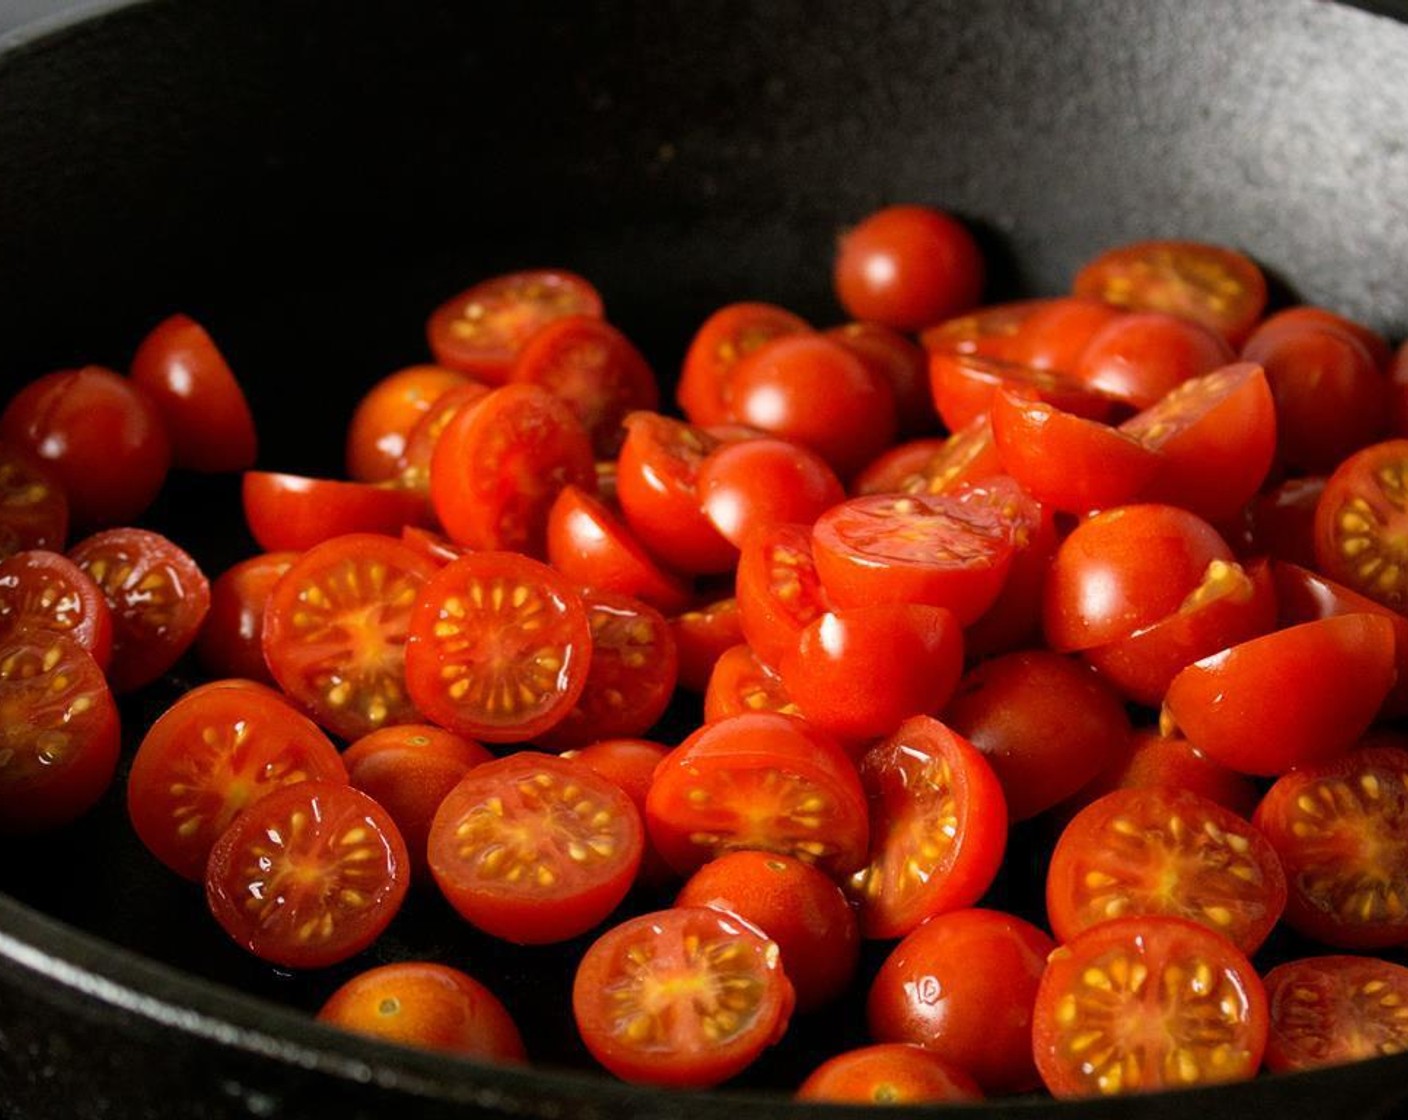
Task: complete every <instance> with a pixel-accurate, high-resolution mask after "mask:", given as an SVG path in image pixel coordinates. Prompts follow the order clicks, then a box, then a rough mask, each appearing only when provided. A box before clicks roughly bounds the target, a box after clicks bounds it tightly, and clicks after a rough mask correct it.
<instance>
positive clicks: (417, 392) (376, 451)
mask: <svg viewBox="0 0 1408 1120" xmlns="http://www.w3.org/2000/svg"><path fill="white" fill-rule="evenodd" d="M472 384H475V383H474V382H471V381H470V380H469V378H468V377H466V376H465V375H464V374H462V373H458V372H456V371H455V370H452V369H445V368H444V367H442V366H432V365H421V366H408V367H407V368H405V369H401V370H397V371H396V372H395V373H391V374H387V375H386V376H385V377H383V378H382V379H381V380H380V381H378V382H377V383H376V384H375V385H373V386H372V387H371V388H370V389H368V390H367V391H366V393H364V394H363V396H362V399H361V400H360V401H358V402H357V408H356V411H354V412H353V413H352V422H351V423H350V424H348V425H347V455H346V457H347V474H348V476H349V477H351V478H353V479H355V480H356V481H357V482H389V481H391V480H392V479H394V478H395V477H396V476H397V475H398V474H400V472H401V467H400V463H401V456H402V455H403V454H405V451H406V444H407V441H408V440H409V438H410V435H411V432H412V431H414V430H415V428H416V425H417V424H418V423H419V422H420V421H421V420H422V419H423V418H424V417H425V415H426V414H427V413H428V412H430V410H431V408H432V407H434V405H435V402H436V401H438V400H439V399H440V398H441V397H443V396H444V395H445V394H446V393H448V392H449V391H450V390H451V389H455V388H458V387H461V386H464V385H472ZM487 391H488V390H487V389H486V390H485V392H487Z"/></svg>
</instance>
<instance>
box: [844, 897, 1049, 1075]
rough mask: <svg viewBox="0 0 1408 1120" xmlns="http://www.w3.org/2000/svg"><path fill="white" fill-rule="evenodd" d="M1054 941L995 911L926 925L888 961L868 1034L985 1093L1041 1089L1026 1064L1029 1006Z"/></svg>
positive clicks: (869, 1013)
mask: <svg viewBox="0 0 1408 1120" xmlns="http://www.w3.org/2000/svg"><path fill="white" fill-rule="evenodd" d="M1055 948H1056V943H1055V942H1054V941H1052V940H1051V938H1050V937H1048V936H1047V935H1046V934H1045V933H1044V932H1042V931H1041V930H1040V929H1038V928H1037V927H1036V926H1034V925H1032V924H1031V923H1030V922H1025V921H1023V920H1022V919H1021V918H1018V917H1015V916H1013V915H1011V914H1003V913H1000V912H998V911H996V910H980V909H971V910H953V911H950V912H949V913H946V914H939V915H936V916H935V917H933V918H930V919H929V920H928V921H927V922H925V923H924V924H923V925H921V926H919V927H918V928H917V929H915V930H914V931H913V932H912V933H910V934H908V935H907V936H906V937H905V938H904V940H903V941H901V942H900V943H899V944H898V945H896V946H895V948H894V950H893V951H892V952H891V953H890V955H889V956H888V957H886V958H885V962H884V964H882V965H881V966H880V970H879V971H878V972H877V973H876V974H875V979H874V981H873V982H872V983H871V986H870V993H869V996H868V998H867V1001H866V1018H867V1021H868V1023H869V1025H870V1033H871V1035H872V1036H874V1037H875V1038H876V1039H878V1040H880V1041H882V1042H892V1043H895V1042H907V1043H913V1044H915V1045H919V1046H923V1047H924V1048H925V1049H927V1050H929V1051H930V1052H932V1053H934V1054H937V1055H939V1056H940V1057H941V1058H943V1059H944V1060H946V1061H948V1062H950V1063H952V1064H953V1065H954V1066H957V1067H958V1068H959V1069H962V1070H965V1071H966V1072H967V1073H969V1074H970V1075H971V1076H972V1078H973V1080H974V1081H976V1082H977V1083H978V1084H979V1085H981V1086H982V1087H983V1090H984V1091H985V1092H988V1093H993V1094H998V1093H1021V1092H1026V1091H1028V1090H1031V1089H1034V1088H1036V1087H1037V1086H1039V1085H1040V1084H1041V1079H1040V1077H1039V1076H1038V1075H1037V1072H1036V1066H1035V1065H1034V1064H1033V1061H1032V1008H1033V1006H1034V1004H1035V1003H1036V990H1037V984H1038V983H1039V982H1040V980H1041V974H1042V970H1043V969H1044V968H1045V967H1046V958H1047V957H1048V956H1049V955H1050V954H1051V951H1052V950H1053V949H1055Z"/></svg>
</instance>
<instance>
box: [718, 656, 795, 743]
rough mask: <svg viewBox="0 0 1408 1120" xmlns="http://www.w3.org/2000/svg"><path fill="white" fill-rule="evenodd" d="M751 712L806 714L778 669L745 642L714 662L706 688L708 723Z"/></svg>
mask: <svg viewBox="0 0 1408 1120" xmlns="http://www.w3.org/2000/svg"><path fill="white" fill-rule="evenodd" d="M748 712H780V713H782V714H783V715H789V716H799V715H801V714H802V713H801V710H800V709H799V708H798V707H797V705H796V704H794V703H792V697H790V696H789V695H787V686H786V685H784V684H783V683H782V677H781V676H780V675H779V674H778V672H777V670H776V669H774V668H772V667H771V666H770V665H768V663H767V662H766V661H764V660H763V659H762V658H761V657H759V656H758V655H757V654H756V653H754V652H753V647H752V646H750V645H748V644H747V643H746V642H744V643H740V644H738V645H736V646H732V647H730V648H729V649H726V650H724V652H723V653H722V654H721V655H720V656H719V659H718V660H717V661H716V662H714V669H713V672H712V673H710V674H709V681H708V684H707V685H706V686H705V688H704V722H705V723H717V722H718V721H719V720H721V719H727V718H728V717H729V716H738V715H745V714H747V713H748Z"/></svg>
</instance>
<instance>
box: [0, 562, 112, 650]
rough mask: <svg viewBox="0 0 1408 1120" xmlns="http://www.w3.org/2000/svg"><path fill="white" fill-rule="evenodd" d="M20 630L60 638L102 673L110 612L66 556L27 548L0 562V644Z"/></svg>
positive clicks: (99, 593) (95, 587)
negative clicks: (85, 654) (70, 642)
mask: <svg viewBox="0 0 1408 1120" xmlns="http://www.w3.org/2000/svg"><path fill="white" fill-rule="evenodd" d="M25 630H50V631H54V632H56V633H59V634H66V635H68V636H69V637H70V638H72V639H73V640H74V641H75V642H77V643H78V644H79V645H81V646H82V647H83V648H84V649H86V650H87V651H88V652H89V654H91V655H92V658H93V660H94V661H96V662H97V663H98V668H100V669H104V670H106V669H107V667H108V662H109V661H110V660H111V659H112V642H113V637H112V632H113V626H112V611H111V610H110V609H109V607H108V604H107V600H106V599H105V598H104V597H103V592H102V589H101V588H100V587H99V586H98V585H97V584H96V583H94V582H93V581H92V580H91V579H90V578H89V577H88V576H87V574H85V573H84V571H83V570H82V569H81V568H79V567H78V565H77V564H75V563H74V562H73V561H72V560H70V559H69V558H68V557H66V556H64V555H62V554H61V553H58V552H47V551H45V550H44V549H29V550H27V551H25V552H17V553H15V554H14V555H13V556H10V557H6V558H3V559H0V643H2V642H5V641H7V640H9V638H10V637H11V636H12V635H14V634H17V633H19V632H21V631H25Z"/></svg>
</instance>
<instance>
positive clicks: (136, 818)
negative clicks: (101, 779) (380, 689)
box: [127, 682, 347, 882]
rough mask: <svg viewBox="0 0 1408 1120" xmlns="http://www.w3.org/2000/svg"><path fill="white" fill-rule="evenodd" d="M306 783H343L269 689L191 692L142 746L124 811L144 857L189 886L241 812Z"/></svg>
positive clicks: (333, 758)
mask: <svg viewBox="0 0 1408 1120" xmlns="http://www.w3.org/2000/svg"><path fill="white" fill-rule="evenodd" d="M230 683H231V682H221V684H222V685H229V684H230ZM310 779H312V780H316V781H321V782H333V783H340V784H344V785H345V784H346V782H347V769H346V767H345V766H344V765H343V762H342V759H341V758H340V757H339V756H338V753H337V749H336V748H335V747H334V746H333V745H332V743H331V742H329V741H328V737H327V736H326V735H324V734H323V733H322V731H320V730H319V729H318V727H317V726H316V725H315V724H314V723H313V722H312V720H310V719H308V718H307V717H305V716H304V715H303V714H302V713H301V712H299V711H297V710H296V709H295V708H294V707H293V706H292V705H291V704H289V703H287V702H286V701H285V700H284V698H283V697H282V696H280V695H279V694H278V693H276V692H274V691H273V690H271V689H264V688H248V687H238V686H235V687H216V688H199V689H196V690H194V691H192V692H188V693H186V695H185V696H183V697H181V699H179V700H177V701H176V703H174V704H172V705H171V707H170V708H168V709H167V710H166V711H165V712H164V713H163V714H162V716H161V718H159V719H158V720H157V721H156V722H155V723H153V724H152V725H151V728H150V730H148V731H147V734H146V736H145V737H144V738H143V739H142V745H141V746H140V747H138V748H137V754H136V757H134V758H133V760H132V772H131V774H130V776H129V777H128V779H127V812H128V815H129V816H130V817H131V818H132V827H133V828H134V829H135V830H136V833H137V836H138V838H139V839H140V840H141V841H142V843H143V844H145V845H146V846H147V850H148V851H150V852H151V853H152V855H154V856H156V858H157V859H159V860H160V861H161V862H162V863H164V864H165V865H166V866H167V867H169V868H171V870H173V871H175V872H176V874H178V875H182V876H184V877H185V878H187V879H193V880H195V881H196V882H199V881H200V880H201V878H202V877H203V876H204V875H205V865H206V861H207V860H208V858H209V856H210V849H211V848H212V847H213V846H214V844H215V841H216V840H218V839H219V838H220V836H221V834H222V833H224V831H225V829H227V828H229V827H230V823H231V822H232V821H233V820H234V819H235V818H236V817H237V816H239V814H240V813H241V812H243V811H244V810H245V809H247V808H248V807H249V806H251V805H254V804H257V803H258V802H259V801H261V800H263V799H264V798H265V797H267V796H269V794H271V793H273V792H274V791H275V790H278V789H282V788H283V787H284V786H287V785H293V784H296V783H298V782H305V781H308V780H310Z"/></svg>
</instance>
